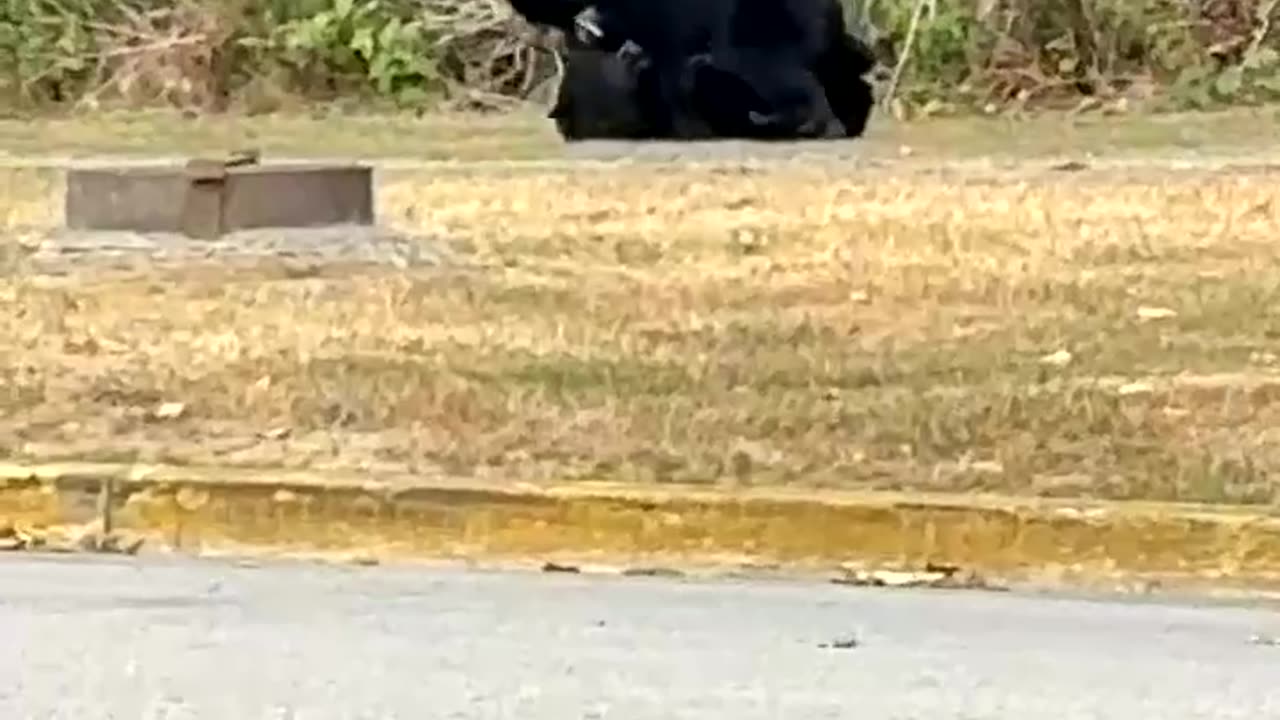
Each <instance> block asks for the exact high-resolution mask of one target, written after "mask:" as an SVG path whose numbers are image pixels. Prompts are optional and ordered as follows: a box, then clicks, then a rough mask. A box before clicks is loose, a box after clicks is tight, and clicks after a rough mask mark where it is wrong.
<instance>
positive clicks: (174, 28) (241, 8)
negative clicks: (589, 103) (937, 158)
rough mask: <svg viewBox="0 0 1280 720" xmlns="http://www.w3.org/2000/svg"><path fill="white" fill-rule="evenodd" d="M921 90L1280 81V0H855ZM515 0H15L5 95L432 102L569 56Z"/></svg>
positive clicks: (863, 28) (861, 16) (909, 96)
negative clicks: (540, 37)
mask: <svg viewBox="0 0 1280 720" xmlns="http://www.w3.org/2000/svg"><path fill="white" fill-rule="evenodd" d="M846 1H848V2H851V3H852V4H851V5H850V6H849V10H850V13H849V15H850V17H851V19H852V21H853V23H852V24H853V25H855V26H856V27H857V29H858V30H859V31H860V32H862V33H863V34H865V35H866V36H868V37H869V39H871V40H873V41H874V42H875V45H876V47H877V50H878V54H879V55H880V56H881V61H882V63H883V64H884V65H885V67H886V70H885V71H884V72H882V73H881V75H882V76H885V77H887V76H889V75H890V74H891V71H892V70H894V69H895V68H896V67H897V65H898V63H899V61H900V60H903V58H905V60H903V62H902V67H901V76H900V78H899V83H898V85H897V87H896V88H895V93H896V97H897V98H898V99H899V100H900V101H901V102H903V103H906V104H907V105H909V106H910V105H923V104H928V103H932V102H934V101H945V102H947V103H950V104H954V105H961V106H964V105H970V106H983V105H992V104H995V105H997V106H998V105H1002V104H1007V103H1018V104H1024V105H1025V104H1034V103H1046V102H1065V103H1074V102H1079V101H1080V100H1081V99H1082V98H1083V97H1086V96H1089V97H1094V98H1100V99H1104V100H1105V99H1112V98H1131V97H1132V98H1139V99H1145V98H1147V97H1156V98H1158V99H1159V100H1161V101H1162V102H1163V103H1164V104H1166V105H1168V106H1176V107H1205V106H1212V105H1219V104H1224V103H1260V102H1269V101H1274V100H1277V99H1280V39H1277V37H1276V33H1275V32H1274V31H1273V28H1272V24H1273V23H1274V22H1276V21H1277V19H1280V8H1278V7H1277V6H1278V5H1280V3H1278V2H1277V0H932V1H931V2H929V3H926V5H925V6H924V7H925V12H922V13H919V15H920V20H919V22H918V27H917V28H916V32H915V34H914V37H913V39H912V41H911V43H910V44H909V46H908V44H907V42H906V41H907V38H908V35H909V34H910V32H909V31H910V27H911V25H912V22H913V18H915V17H916V16H917V14H918V13H917V10H918V8H917V3H916V2H915V1H914V0H846ZM535 40H536V38H535V36H534V34H533V33H531V32H530V29H529V28H528V27H527V26H525V24H524V23H522V22H520V21H518V20H515V19H513V18H512V15H511V13H510V11H509V9H508V8H507V6H506V5H505V3H503V2H502V0H496V2H489V1H488V0H484V1H481V0H178V1H177V2H174V1H172V0H170V1H169V2H162V1H161V0H6V2H5V3H4V8H3V9H0V103H3V105H4V106H9V107H15V106H19V107H20V106H41V105H47V104H60V103H79V104H81V105H85V106H89V107H97V106H101V105H103V104H117V105H126V106H148V105H173V106H179V107H184V108H192V109H196V110H216V109H220V108H223V107H226V106H227V105H228V104H236V103H239V104H242V105H245V106H248V107H249V108H250V109H252V108H253V107H255V106H270V105H271V104H272V103H273V102H279V101H280V99H281V98H297V99H300V100H313V99H319V100H334V99H354V100H358V101H361V102H380V103H391V104H397V105H401V106H406V105H407V106H414V107H431V106H433V105H434V104H436V103H439V102H442V101H449V102H459V101H466V102H472V103H474V102H476V101H477V100H480V101H483V100H484V99H486V98H487V99H488V101H489V103H490V104H495V103H496V104H499V105H501V104H502V102H503V99H513V98H515V99H518V98H521V97H524V96H526V95H528V94H529V93H530V92H531V91H532V89H533V88H534V87H536V86H537V85H538V84H539V83H540V82H541V81H542V80H545V79H546V78H547V77H549V76H550V75H551V74H552V73H553V72H554V68H555V63H554V60H553V59H552V58H551V56H550V53H549V51H548V50H547V48H546V44H545V43H541V42H535Z"/></svg>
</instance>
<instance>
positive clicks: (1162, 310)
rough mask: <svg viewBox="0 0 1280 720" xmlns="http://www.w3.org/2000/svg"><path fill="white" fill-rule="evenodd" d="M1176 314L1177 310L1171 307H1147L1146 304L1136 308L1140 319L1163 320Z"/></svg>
mask: <svg viewBox="0 0 1280 720" xmlns="http://www.w3.org/2000/svg"><path fill="white" fill-rule="evenodd" d="M1177 316H1178V313H1177V311H1176V310H1173V309H1171V308H1166V307H1148V306H1146V305H1144V306H1142V307H1140V308H1138V318H1139V319H1142V320H1164V319H1166V318H1172V317H1177Z"/></svg>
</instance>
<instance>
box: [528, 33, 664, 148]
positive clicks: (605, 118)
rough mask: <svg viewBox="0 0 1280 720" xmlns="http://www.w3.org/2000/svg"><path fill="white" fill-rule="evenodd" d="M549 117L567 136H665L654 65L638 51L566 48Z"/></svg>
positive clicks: (560, 131)
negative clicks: (558, 84) (557, 88)
mask: <svg viewBox="0 0 1280 720" xmlns="http://www.w3.org/2000/svg"><path fill="white" fill-rule="evenodd" d="M564 61H565V64H564V77H563V78H561V81H560V89H559V92H558V93H557V96H556V102H555V105H554V106H553V107H552V108H551V111H550V112H549V113H548V114H547V117H549V118H551V119H552V120H554V121H555V124H556V129H557V130H558V131H559V133H560V136H561V137H563V138H564V139H566V140H570V141H573V140H587V139H625V140H649V139H657V138H661V137H663V136H664V133H665V128H666V117H665V109H664V107H663V105H662V98H661V97H660V96H659V95H658V84H657V81H656V77H655V75H654V70H653V65H652V63H650V62H649V59H648V58H647V57H646V56H645V55H644V54H642V53H640V52H608V51H605V50H599V49H594V48H581V47H572V46H570V47H569V48H568V49H567V50H566V52H565V53H564Z"/></svg>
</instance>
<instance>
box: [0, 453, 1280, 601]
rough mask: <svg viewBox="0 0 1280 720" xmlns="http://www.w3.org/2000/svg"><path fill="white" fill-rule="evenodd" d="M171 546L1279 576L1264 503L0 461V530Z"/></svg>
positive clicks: (1260, 579) (1277, 519)
mask: <svg viewBox="0 0 1280 720" xmlns="http://www.w3.org/2000/svg"><path fill="white" fill-rule="evenodd" d="M104 488H110V490H111V495H110V502H109V503H106V504H105V505H107V506H109V507H110V509H111V513H110V514H111V522H112V524H113V525H114V526H115V527H117V528H120V529H124V530H129V531H134V532H139V533H144V534H147V535H148V536H150V537H153V538H158V539H160V540H163V541H165V542H166V543H167V544H170V545H172V546H174V547H175V548H178V549H185V550H194V551H199V550H205V549H210V548H216V547H219V546H236V547H244V546H250V547H255V546H256V547H264V548H272V549H279V550H291V551H350V550H360V551H370V552H375V553H378V554H381V555H385V556H389V557H394V556H399V557H423V558H427V557H437V558H439V557H465V558H525V559H541V558H547V557H554V556H564V555H576V556H589V557H606V558H610V559H617V560H637V559H653V558H662V559H665V560H677V561H679V560H685V561H690V562H702V561H711V562H714V561H717V560H724V559H734V560H739V561H751V562H759V563H778V564H782V565H792V566H815V565H816V566H828V567H829V566H832V565H841V564H843V565H846V566H847V565H849V564H855V565H863V566H896V567H919V566H923V565H925V564H926V563H935V564H949V565H957V566H961V567H964V568H966V569H969V570H973V571H976V572H987V573H992V574H1003V575H1006V576H1008V575H1010V574H1012V575H1018V574H1025V573H1043V572H1045V571H1051V570H1053V569H1062V570H1065V571H1068V572H1071V573H1074V574H1081V575H1090V574H1092V575H1095V576H1108V577H1115V576H1121V575H1157V576H1170V575H1172V576H1185V577H1189V578H1203V579H1220V580H1224V581H1232V582H1253V583H1266V584H1271V583H1274V582H1277V581H1280V514H1278V513H1277V512H1276V511H1275V509H1270V508H1245V507H1217V506H1213V507H1208V506H1195V505H1178V504H1154V503H1101V502H1089V501H1047V500H1033V499H1010V498H992V497H969V496H922V495H900V494H891V493H884V494H879V493H876V494H867V493H822V494H820V495H819V494H814V493H807V494H806V493H801V492H787V491H782V490H761V489H749V490H741V491H726V490H716V491H713V490H708V489H698V488H688V487H668V486H654V487H634V486H621V485H612V484H603V483H577V484H573V485H562V486H538V487H534V486H516V487H513V486H499V485H485V484H469V483H450V482H432V483H424V482H421V481H414V480H413V479H412V478H381V479H379V480H368V479H361V478H360V477H353V476H337V475H319V474H315V473H304V472H291V471H267V470H263V471H253V470H239V469H236V470H230V469H216V468H181V467H160V466H134V465H107V464H92V463H72V464H60V465H43V466H15V465H7V466H6V465H0V521H8V522H10V523H14V524H29V525H34V526H39V525H47V526H53V525H68V524H76V523H86V522H91V521H93V520H95V519H96V518H98V517H99V515H100V513H101V511H102V507H103V506H104V503H103V496H102V493H103V490H104Z"/></svg>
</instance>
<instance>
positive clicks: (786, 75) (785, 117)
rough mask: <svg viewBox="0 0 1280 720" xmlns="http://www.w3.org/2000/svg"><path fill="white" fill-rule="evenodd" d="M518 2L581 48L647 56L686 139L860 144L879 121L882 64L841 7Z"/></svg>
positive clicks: (699, 0)
mask: <svg viewBox="0 0 1280 720" xmlns="http://www.w3.org/2000/svg"><path fill="white" fill-rule="evenodd" d="M510 2H511V4H512V7H513V8H514V9H515V10H516V12H518V13H520V14H521V15H523V16H524V17H525V18H526V19H528V20H530V21H532V22H535V23H542V24H549V25H554V26H556V27H560V28H561V29H562V30H564V31H566V33H568V34H570V35H571V36H572V37H574V38H575V40H577V41H578V42H580V43H591V44H593V45H594V46H595V47H598V48H600V49H603V50H614V49H617V48H619V47H621V46H622V45H623V44H624V43H626V42H631V43H633V44H636V45H639V46H640V47H642V48H643V50H644V52H645V53H646V55H647V56H648V58H649V62H650V63H652V66H653V72H654V73H655V80H654V81H655V82H656V83H657V85H658V92H659V96H660V97H661V98H662V102H663V103H664V104H665V106H666V107H667V110H668V111H669V118H668V122H667V125H669V127H668V128H667V130H668V131H669V132H670V133H672V134H674V135H675V136H678V137H682V138H696V137H706V136H715V135H726V134H727V135H738V136H748V137H751V136H762V137H771V136H772V137H788V136H792V137H813V136H830V135H833V134H843V135H845V136H849V137H855V136H857V135H860V134H861V133H862V131H863V130H864V129H865V126H866V122H867V118H868V116H869V114H870V111H871V107H872V104H873V101H872V96H871V88H870V85H869V84H868V83H867V82H866V81H865V80H864V79H863V78H862V75H864V74H865V73H866V72H868V71H869V70H870V69H871V68H872V66H873V64H874V60H873V58H872V55H871V52H870V49H869V48H867V47H866V46H865V45H864V44H863V43H861V42H860V41H859V40H857V39H856V38H854V37H852V36H850V35H849V34H848V32H847V31H846V28H845V24H844V13H843V10H842V8H841V6H840V4H839V0H597V3H596V4H595V5H588V4H587V2H590V0H510ZM708 113H710V114H708ZM833 115H834V117H833Z"/></svg>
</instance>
